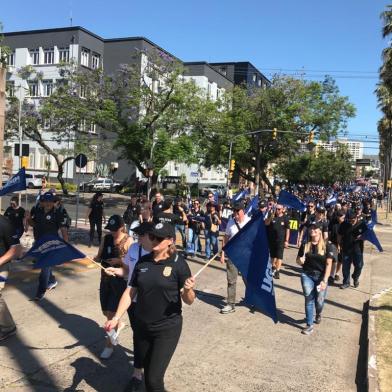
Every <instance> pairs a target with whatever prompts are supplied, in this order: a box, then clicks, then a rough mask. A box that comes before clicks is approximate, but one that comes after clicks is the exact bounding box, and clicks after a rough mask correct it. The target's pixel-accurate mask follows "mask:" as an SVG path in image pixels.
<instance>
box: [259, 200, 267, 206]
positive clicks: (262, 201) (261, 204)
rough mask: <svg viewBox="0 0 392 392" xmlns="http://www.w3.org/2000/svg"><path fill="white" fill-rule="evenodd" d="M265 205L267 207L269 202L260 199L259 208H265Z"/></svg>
mask: <svg viewBox="0 0 392 392" xmlns="http://www.w3.org/2000/svg"><path fill="white" fill-rule="evenodd" d="M265 207H267V203H266V202H265V200H261V201H259V208H265Z"/></svg>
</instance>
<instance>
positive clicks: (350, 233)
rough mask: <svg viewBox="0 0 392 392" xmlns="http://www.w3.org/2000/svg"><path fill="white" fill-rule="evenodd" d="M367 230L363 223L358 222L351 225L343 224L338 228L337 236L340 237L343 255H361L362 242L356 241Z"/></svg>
mask: <svg viewBox="0 0 392 392" xmlns="http://www.w3.org/2000/svg"><path fill="white" fill-rule="evenodd" d="M366 230H367V226H366V223H365V222H364V221H362V222H358V223H357V224H355V225H352V224H351V223H349V222H343V223H342V224H341V225H340V227H339V231H338V233H339V235H341V237H342V239H341V246H342V250H343V253H345V254H348V255H350V254H351V255H352V254H361V253H363V240H361V239H357V238H358V237H359V236H360V235H362V234H363V233H364V232H365V231H366Z"/></svg>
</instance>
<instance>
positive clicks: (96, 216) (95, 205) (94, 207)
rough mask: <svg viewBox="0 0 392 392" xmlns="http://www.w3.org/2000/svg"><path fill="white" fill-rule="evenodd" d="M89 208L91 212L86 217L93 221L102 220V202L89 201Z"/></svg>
mask: <svg viewBox="0 0 392 392" xmlns="http://www.w3.org/2000/svg"><path fill="white" fill-rule="evenodd" d="M89 207H90V208H91V212H90V215H89V216H88V217H89V218H90V219H93V220H102V216H103V201H98V200H97V201H91V203H90V206H89Z"/></svg>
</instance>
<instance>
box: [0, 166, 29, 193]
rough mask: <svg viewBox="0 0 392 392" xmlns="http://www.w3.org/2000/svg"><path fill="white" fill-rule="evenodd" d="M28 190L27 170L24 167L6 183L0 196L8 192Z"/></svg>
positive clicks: (0, 191) (0, 190)
mask: <svg viewBox="0 0 392 392" xmlns="http://www.w3.org/2000/svg"><path fill="white" fill-rule="evenodd" d="M24 190H26V171H25V168H24V167H22V168H21V169H20V170H19V171H18V172H17V173H16V174H15V175H14V176H13V177H11V178H10V179H9V180H8V181H7V182H6V183H5V185H4V186H3V187H2V188H1V189H0V196H4V195H6V194H7V193H12V192H17V191H24Z"/></svg>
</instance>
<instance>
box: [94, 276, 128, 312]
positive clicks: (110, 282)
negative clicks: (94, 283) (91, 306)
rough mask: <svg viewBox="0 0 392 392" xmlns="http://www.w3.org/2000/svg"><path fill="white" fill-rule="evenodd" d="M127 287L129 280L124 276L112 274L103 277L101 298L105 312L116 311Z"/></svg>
mask: <svg viewBox="0 0 392 392" xmlns="http://www.w3.org/2000/svg"><path fill="white" fill-rule="evenodd" d="M126 287H127V282H126V281H125V280H124V279H123V278H115V277H112V276H108V277H103V278H101V283H100V285H99V300H100V302H101V309H102V311H103V312H115V311H116V310H117V306H118V304H119V302H120V299H121V296H122V295H123V293H124V290H125V289H126Z"/></svg>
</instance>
